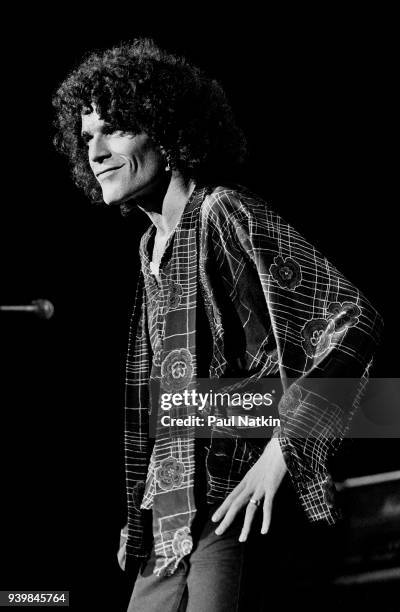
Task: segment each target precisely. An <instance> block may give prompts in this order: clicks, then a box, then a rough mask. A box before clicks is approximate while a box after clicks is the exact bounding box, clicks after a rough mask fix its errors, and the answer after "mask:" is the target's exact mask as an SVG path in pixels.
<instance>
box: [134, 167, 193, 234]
mask: <svg viewBox="0 0 400 612" xmlns="http://www.w3.org/2000/svg"><path fill="white" fill-rule="evenodd" d="M194 187H195V183H194V181H193V180H191V179H190V180H188V181H185V180H184V179H183V177H182V176H181V175H180V174H175V173H173V174H172V176H171V179H170V182H169V184H168V186H167V187H166V189H165V188H164V190H160V191H158V192H155V193H154V192H153V193H152V194H151V195H149V197H148V198H147V199H146V200H141V201H140V204H138V208H140V209H141V210H143V212H144V213H146V214H147V215H148V216H149V218H150V220H151V222H152V223H153V224H154V225H155V226H156V228H157V233H158V235H159V236H160V237H167V236H168V235H169V234H171V233H172V232H173V230H174V229H175V227H176V225H177V224H178V222H179V219H180V218H181V215H182V212H183V209H184V208H185V206H186V204H187V201H188V200H189V198H190V196H191V195H192V192H193V190H194Z"/></svg>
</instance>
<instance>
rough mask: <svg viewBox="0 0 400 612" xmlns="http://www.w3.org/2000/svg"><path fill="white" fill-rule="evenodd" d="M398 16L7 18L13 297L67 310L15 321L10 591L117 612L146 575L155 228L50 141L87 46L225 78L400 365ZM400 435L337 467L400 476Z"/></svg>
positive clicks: (7, 492)
mask: <svg viewBox="0 0 400 612" xmlns="http://www.w3.org/2000/svg"><path fill="white" fill-rule="evenodd" d="M167 9H168V7H167ZM16 13H17V11H16ZM390 20H391V19H390V15H379V16H377V15H374V14H369V15H366V14H365V13H364V14H363V15H353V16H350V15H348V14H339V13H336V14H330V15H322V14H313V15H311V14H310V15H304V14H303V15H301V19H300V16H299V15H295V14H293V13H292V14H288V15H285V16H284V17H280V18H277V17H275V16H273V15H268V14H264V15H263V14H262V13H260V14H259V15H256V14H249V13H247V14H246V16H245V17H244V16H243V14H241V13H240V12H238V13H237V14H235V15H232V14H230V15H229V17H228V16H226V15H224V16H222V17H221V16H220V17H218V18H217V17H216V16H215V14H214V13H213V12H212V10H211V9H207V10H206V9H205V7H202V8H199V7H196V6H195V5H193V7H192V8H191V9H190V10H189V8H188V7H187V8H186V9H185V10H184V9H182V11H181V12H180V13H179V12H178V11H177V12H176V14H174V15H172V14H171V12H166V14H165V15H160V14H159V12H158V9H156V8H154V11H153V12H152V14H151V11H149V13H148V14H146V15H145V14H144V13H140V12H139V11H138V10H137V9H135V10H131V11H130V12H126V11H125V9H123V8H121V7H109V8H106V9H100V7H99V6H97V7H93V10H92V15H91V17H89V18H88V19H86V20H85V22H83V19H82V16H81V13H80V11H77V12H76V14H74V13H73V11H72V9H71V10H68V11H67V10H66V8H65V7H64V8H62V7H58V8H57V6H56V5H55V6H54V7H53V9H52V10H51V11H50V12H47V11H46V12H45V11H43V14H40V13H38V12H35V13H32V14H27V13H26V12H24V11H22V10H21V14H18V15H17V14H15V15H13V17H12V18H11V17H9V18H8V21H7V20H5V25H4V29H5V30H6V29H7V28H8V27H9V30H10V32H9V33H10V34H11V36H10V39H9V40H7V42H6V41H5V39H3V49H2V65H1V78H2V92H3V93H2V139H1V141H2V157H3V165H2V181H1V191H2V193H1V196H2V197H1V202H2V203H1V207H0V255H1V277H0V278H1V282H0V301H1V303H3V304H11V303H21V304H23V303H29V302H30V301H31V300H32V299H35V298H39V297H41V298H47V299H49V300H51V301H52V302H53V303H54V305H55V315H54V317H53V318H52V319H51V320H49V321H41V320H38V319H36V318H34V317H30V316H27V315H25V316H24V315H11V314H5V313H1V317H0V342H1V387H0V403H1V409H0V418H1V430H0V431H1V515H2V516H1V529H2V535H1V538H2V539H1V549H2V561H3V568H2V574H1V580H0V587H1V588H3V589H5V588H14V589H53V590H54V589H69V590H70V591H71V600H72V602H73V605H74V607H75V609H79V608H82V609H97V605H100V603H103V604H104V609H108V610H112V611H114V610H115V611H117V610H120V609H121V610H123V609H124V605H125V598H126V597H127V595H128V594H129V589H130V586H131V585H130V584H129V580H128V579H127V577H126V576H124V575H123V573H122V572H121V571H120V569H119V567H118V565H117V562H116V550H117V547H118V541H119V529H120V527H121V526H122V525H123V521H124V490H123V483H124V476H123V452H122V447H121V438H122V427H123V407H122V406H123V403H122V381H121V377H122V372H123V356H124V351H125V348H126V335H127V324H128V314H129V310H130V307H131V304H132V299H133V294H134V288H135V280H136V269H137V265H138V261H137V260H138V255H137V246H138V240H139V238H140V235H141V233H142V232H143V231H144V229H145V227H147V221H146V219H145V218H143V219H142V218H140V217H136V216H133V217H131V218H129V219H123V218H122V217H121V216H120V213H119V209H118V207H116V208H114V209H102V208H96V207H94V206H93V205H91V204H90V203H89V202H88V201H87V200H86V199H85V197H84V196H83V195H82V194H81V193H80V192H78V191H77V189H76V188H75V187H74V186H73V185H72V183H71V181H70V178H69V175H68V170H67V168H66V166H65V163H64V160H63V159H61V158H60V157H59V156H58V155H57V154H56V153H55V152H54V150H53V147H52V144H51V139H52V128H51V121H52V110H51V97H52V94H53V92H54V90H55V88H56V87H57V85H58V84H59V83H60V82H61V80H63V78H64V77H65V76H66V74H67V73H68V71H70V70H71V69H72V68H73V67H74V65H75V64H76V63H77V62H79V60H80V59H81V57H82V55H83V54H84V53H86V52H88V51H90V50H92V49H93V48H104V47H107V46H110V45H113V44H116V43H118V42H119V41H120V40H127V39H130V38H134V37H136V36H140V35H151V36H154V37H156V39H157V40H158V41H159V42H161V43H162V44H164V45H166V46H168V48H169V49H171V50H173V51H178V52H182V53H184V54H186V55H188V56H189V57H190V58H191V59H192V60H193V61H195V62H196V63H198V64H199V65H201V66H202V67H203V68H204V69H206V70H207V71H208V72H209V73H211V74H212V75H213V76H214V77H216V78H217V79H219V80H220V81H221V82H222V83H223V85H224V87H225V89H226V91H227V93H228V96H229V98H230V100H231V102H232V105H233V107H234V109H235V111H236V116H237V119H238V122H239V123H240V125H241V126H242V128H243V129H244V131H245V133H246V135H247V137H248V141H249V145H250V150H251V159H250V164H249V167H248V169H247V176H246V181H247V184H248V185H249V186H250V187H252V188H253V189H254V190H255V191H258V192H259V193H260V194H261V195H263V196H264V197H266V198H267V199H269V200H270V201H271V202H272V206H273V207H274V208H275V209H276V210H279V212H280V213H281V214H282V216H284V217H285V218H286V219H287V220H288V221H290V222H291V223H292V224H293V225H294V226H295V227H296V228H297V229H298V230H299V231H300V232H301V233H302V234H304V235H305V237H306V238H307V239H308V240H309V241H310V242H312V243H314V244H315V245H316V246H317V247H318V248H320V250H321V251H322V252H323V253H324V254H325V255H326V256H327V257H328V259H330V260H331V261H332V263H334V264H335V265H336V266H337V267H338V268H339V269H340V270H342V271H343V272H344V273H345V275H346V276H347V277H348V278H349V279H350V280H351V281H352V282H353V283H354V284H355V285H356V286H358V287H359V288H360V289H361V290H362V291H363V292H365V293H366V295H367V296H368V297H369V299H370V300H371V301H372V303H373V304H374V305H375V306H376V308H377V309H378V310H379V311H380V312H381V314H382V315H383V317H384V319H385V325H386V335H385V338H384V342H383V344H382V346H381V348H380V350H379V354H378V356H377V361H376V366H375V368H374V370H373V372H372V373H371V374H372V375H374V376H388V377H389V376H396V375H397V368H396V365H397V364H396V357H395V344H396V338H395V336H396V332H397V312H398V306H397V300H398V298H397V296H396V289H397V286H398V278H397V277H398V273H397V268H398V265H397V264H396V259H398V257H397V240H398V238H397V234H398V232H397V226H396V222H395V211H396V207H397V206H398V203H397V201H396V199H395V191H394V190H392V188H391V185H390V182H391V181H393V178H391V177H393V170H394V156H393V149H394V136H393V133H392V130H393V126H392V123H393V114H392V110H393V106H392V105H393V95H394V78H393V74H394V73H393V60H392V57H393V56H392V52H393V51H392V42H391V34H390ZM7 24H8V25H7ZM121 24H122V25H121ZM396 191H397V190H396ZM394 446H395V445H394V444H393V442H392V443H391V444H389V442H388V441H368V442H360V441H359V442H357V443H355V444H354V445H353V446H352V448H351V449H350V451H346V452H345V453H344V455H343V457H342V459H341V463H340V461H339V466H338V471H339V472H340V473H341V474H343V475H345V476H352V475H358V474H368V473H372V472H380V471H390V470H394V469H399V463H398V459H396V455H395V451H394Z"/></svg>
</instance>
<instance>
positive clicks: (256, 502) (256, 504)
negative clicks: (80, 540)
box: [249, 497, 260, 506]
mask: <svg viewBox="0 0 400 612" xmlns="http://www.w3.org/2000/svg"><path fill="white" fill-rule="evenodd" d="M249 504H254V505H255V506H259V505H260V500H259V499H254V497H252V498H251V499H250V500H249Z"/></svg>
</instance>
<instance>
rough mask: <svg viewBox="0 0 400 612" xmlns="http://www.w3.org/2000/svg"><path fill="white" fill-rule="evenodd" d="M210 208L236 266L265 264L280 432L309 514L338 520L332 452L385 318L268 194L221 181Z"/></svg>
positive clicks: (364, 379) (215, 227) (222, 243)
mask: <svg viewBox="0 0 400 612" xmlns="http://www.w3.org/2000/svg"><path fill="white" fill-rule="evenodd" d="M204 214H206V215H207V217H208V220H209V225H210V226H211V227H212V228H213V229H212V231H214V232H216V233H217V234H216V235H217V236H218V242H217V244H218V245H219V247H218V248H220V249H229V250H230V251H231V260H232V262H234V264H233V265H234V266H235V270H234V273H235V274H236V275H237V274H239V273H243V270H245V268H246V266H248V265H252V266H254V267H255V268H256V270H257V273H258V277H259V279H260V283H261V286H262V294H263V296H264V298H265V303H266V308H267V309H268V312H269V317H270V321H271V325H272V328H273V334H274V337H275V341H276V349H277V353H278V359H279V370H280V376H281V380H282V385H283V390H284V393H283V395H282V398H281V400H280V403H279V406H278V409H279V415H280V427H279V428H278V429H277V431H276V432H275V435H277V436H278V438H279V442H280V445H281V448H282V452H283V455H284V458H285V462H286V464H287V467H288V471H289V474H290V477H291V480H292V482H293V485H294V486H295V489H296V492H297V494H298V498H299V500H300V502H301V504H302V507H303V509H304V511H305V512H306V514H307V516H308V519H309V520H310V521H325V522H326V523H329V524H333V523H335V522H336V520H337V519H338V517H339V512H338V510H337V508H336V505H335V503H334V485H333V483H332V479H331V477H330V475H329V471H328V461H329V459H330V458H331V457H332V455H333V454H334V452H335V451H336V450H337V449H338V447H339V446H340V443H341V441H342V440H343V437H344V435H345V432H346V431H347V429H348V428H349V425H350V421H351V418H352V416H353V414H354V412H355V410H356V408H357V406H358V404H359V401H360V398H361V396H362V393H363V390H364V388H365V385H366V382H367V379H368V370H369V368H370V366H371V364H372V360H373V354H374V350H375V347H376V345H377V343H378V342H379V337H380V334H381V327H382V319H381V317H380V316H379V314H378V313H377V312H376V310H375V309H374V308H373V307H372V305H371V304H370V303H369V302H368V300H367V299H366V298H365V297H364V296H363V295H362V293H361V292H360V291H359V290H358V289H357V288H356V287H354V285H352V283H350V282H349V281H348V280H347V279H346V278H345V277H344V276H343V275H342V274H341V273H340V272H339V271H338V270H337V269H336V268H335V267H334V266H333V265H332V264H331V263H330V262H329V261H328V260H327V259H326V258H325V257H323V255H321V254H320V253H319V252H318V251H317V250H316V249H315V248H314V247H313V246H312V245H311V244H310V243H308V242H307V241H306V240H305V239H304V238H303V237H302V236H301V235H300V234H299V233H298V232H297V231H296V230H295V229H294V228H293V227H291V226H290V225H289V224H287V223H286V222H285V221H284V220H283V219H282V218H281V217H280V216H279V215H277V214H276V213H274V212H273V211H271V210H270V209H269V208H268V205H267V204H266V203H265V202H264V201H262V200H260V199H258V198H257V197H255V196H252V195H251V194H250V195H249V194H248V193H247V192H244V193H242V192H238V191H234V190H224V189H217V190H216V191H214V192H213V194H212V195H211V196H210V197H209V199H208V203H207V204H206V206H205V212H204ZM341 377H344V378H351V380H352V381H353V382H354V384H352V385H351V384H349V385H347V386H346V394H343V392H340V389H338V387H337V385H336V388H335V384H334V381H332V379H338V378H341ZM310 379H312V380H310ZM311 383H312V384H311ZM332 383H333V384H332Z"/></svg>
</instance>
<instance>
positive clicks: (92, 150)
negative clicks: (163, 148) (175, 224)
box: [82, 105, 165, 204]
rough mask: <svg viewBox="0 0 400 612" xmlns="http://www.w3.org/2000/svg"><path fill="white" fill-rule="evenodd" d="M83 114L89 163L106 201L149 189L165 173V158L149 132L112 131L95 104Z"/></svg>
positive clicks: (113, 201) (123, 199)
mask: <svg viewBox="0 0 400 612" xmlns="http://www.w3.org/2000/svg"><path fill="white" fill-rule="evenodd" d="M92 109H93V110H92V112H91V113H90V114H88V115H82V136H83V138H84V140H85V142H86V143H87V147H88V157H89V164H90V167H91V169H92V171H93V174H94V175H95V176H96V179H97V181H98V182H99V184H100V186H101V189H102V192H103V200H104V202H105V203H106V204H121V203H122V202H125V201H126V200H129V199H131V198H135V197H139V196H143V195H144V194H147V193H150V192H151V191H152V189H153V188H154V187H155V186H156V185H157V183H158V182H159V181H160V179H161V177H162V176H163V175H164V167H165V160H164V159H163V157H162V155H161V152H160V151H159V150H156V149H155V148H154V146H153V145H152V142H151V140H150V138H149V137H148V136H147V135H146V134H136V135H134V134H131V133H128V132H121V131H112V130H110V128H109V126H108V125H107V123H106V122H105V121H104V120H103V119H100V117H99V115H98V113H97V111H96V109H95V107H94V106H93V105H92Z"/></svg>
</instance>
